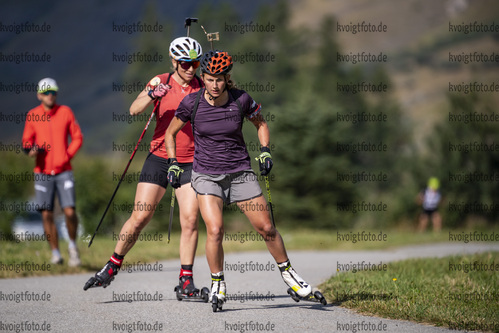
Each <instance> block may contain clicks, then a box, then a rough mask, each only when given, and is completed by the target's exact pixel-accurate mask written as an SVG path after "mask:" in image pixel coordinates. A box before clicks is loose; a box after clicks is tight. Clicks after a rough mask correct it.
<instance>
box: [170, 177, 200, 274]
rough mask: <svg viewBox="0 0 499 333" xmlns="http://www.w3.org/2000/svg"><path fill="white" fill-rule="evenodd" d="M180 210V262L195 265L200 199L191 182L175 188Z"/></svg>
mask: <svg viewBox="0 0 499 333" xmlns="http://www.w3.org/2000/svg"><path fill="white" fill-rule="evenodd" d="M175 196H176V197H177V202H178V206H179V211H180V213H179V214H180V227H181V229H182V230H181V234H180V264H181V265H193V264H194V256H195V255H196V248H197V245H198V211H199V206H198V200H197V198H196V192H194V190H193V189H192V187H191V183H190V182H189V183H187V184H185V185H182V186H181V187H179V188H177V189H176V190H175Z"/></svg>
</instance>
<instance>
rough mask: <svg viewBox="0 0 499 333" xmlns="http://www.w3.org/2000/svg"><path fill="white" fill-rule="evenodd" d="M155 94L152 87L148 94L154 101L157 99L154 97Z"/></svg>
mask: <svg viewBox="0 0 499 333" xmlns="http://www.w3.org/2000/svg"><path fill="white" fill-rule="evenodd" d="M153 94H154V89H151V90H149V92H148V93H147V96H149V98H150V99H152V100H153V101H154V100H156V97H153Z"/></svg>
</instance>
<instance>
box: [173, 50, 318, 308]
mask: <svg viewBox="0 0 499 333" xmlns="http://www.w3.org/2000/svg"><path fill="white" fill-rule="evenodd" d="M231 68H232V57H231V56H229V55H228V54H227V52H222V51H210V52H208V53H206V54H205V55H204V57H203V59H202V61H201V72H202V75H201V78H202V80H203V81H204V84H205V87H206V88H205V89H201V90H200V91H199V92H198V93H193V94H190V95H188V96H186V97H185V98H184V100H183V101H182V102H181V103H180V105H179V107H178V109H177V112H176V113H175V117H174V118H173V120H172V121H171V123H170V125H169V127H168V129H167V130H166V134H165V148H166V151H167V153H168V156H170V157H171V158H170V168H169V170H168V181H169V182H170V184H171V185H172V186H173V187H175V186H178V185H179V180H178V178H179V175H180V173H181V172H182V169H180V167H179V166H178V162H177V161H176V159H175V156H176V155H175V153H176V151H175V136H176V134H177V133H178V132H179V131H180V129H181V128H182V127H183V126H184V125H185V123H186V122H187V121H191V124H192V128H193V134H194V146H195V149H194V162H193V171H192V178H191V184H192V187H193V188H194V190H195V191H196V193H197V198H198V202H199V209H200V211H201V215H202V217H203V220H204V222H205V224H206V230H207V239H206V258H207V260H208V265H209V266H210V270H211V277H212V285H211V293H210V301H212V304H213V310H214V311H216V309H217V308H218V309H221V308H222V304H223V302H224V301H225V292H226V285H225V281H224V274H223V267H224V265H223V264H224V253H223V247H222V240H223V234H224V227H223V216H222V213H223V204H224V202H225V203H226V204H231V203H234V202H235V203H236V204H237V205H238V207H239V208H240V209H241V210H242V211H243V212H244V214H245V215H246V217H247V218H248V219H249V221H250V223H251V224H252V225H253V227H254V228H255V230H256V231H257V232H258V233H259V234H260V235H262V237H263V239H264V240H265V244H266V245H267V248H268V249H269V252H270V254H271V255H272V256H273V257H274V259H275V260H276V262H277V264H278V266H279V269H280V271H281V275H282V277H283V279H284V282H286V284H287V285H288V286H289V287H290V288H292V289H293V290H294V291H295V292H296V293H297V294H298V295H300V296H302V297H306V296H308V295H310V293H311V290H312V288H311V287H310V285H309V284H308V283H306V282H305V281H304V280H303V279H302V278H301V277H300V276H298V274H297V273H296V272H295V271H294V269H293V268H292V267H291V264H290V262H289V259H288V256H287V253H286V249H285V247H284V243H283V241H282V238H281V235H280V234H279V232H278V231H277V229H276V228H275V227H274V226H273V225H272V223H271V221H270V217H269V214H268V210H267V207H268V206H267V201H266V200H265V198H264V197H263V195H262V190H261V188H260V185H259V183H258V180H257V176H256V175H255V173H254V172H253V170H252V169H251V163H250V157H249V154H248V151H247V150H246V146H245V143H244V138H243V134H242V123H243V117H245V118H246V119H248V120H249V121H250V122H251V123H253V125H255V127H256V129H257V133H258V139H259V141H260V144H261V146H262V147H261V154H260V156H259V157H258V158H257V160H258V161H259V162H260V171H261V174H262V175H267V174H268V173H269V172H270V170H271V168H272V157H271V155H270V149H269V148H268V147H269V143H270V133H269V128H268V126H267V123H266V122H265V120H264V119H263V117H262V115H261V114H260V105H258V104H257V103H256V102H255V101H253V99H252V98H251V97H250V96H249V95H248V94H247V93H246V92H244V91H242V90H237V89H234V88H232V83H231V81H230V75H229V74H228V73H229V71H230V70H231Z"/></svg>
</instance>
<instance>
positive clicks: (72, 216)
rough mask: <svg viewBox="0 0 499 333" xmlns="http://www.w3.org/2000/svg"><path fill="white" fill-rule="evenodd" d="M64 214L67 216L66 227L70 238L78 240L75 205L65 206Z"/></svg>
mask: <svg viewBox="0 0 499 333" xmlns="http://www.w3.org/2000/svg"><path fill="white" fill-rule="evenodd" d="M63 211H64V215H65V217H66V227H67V229H68V235H69V239H71V240H72V241H74V240H76V230H77V228H78V218H77V216H76V211H75V208H74V207H64V209H63Z"/></svg>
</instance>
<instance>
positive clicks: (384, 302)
mask: <svg viewBox="0 0 499 333" xmlns="http://www.w3.org/2000/svg"><path fill="white" fill-rule="evenodd" d="M463 263H465V264H468V263H471V264H470V267H471V268H467V267H465V266H464V265H463ZM473 263H476V266H475V268H473ZM492 263H493V264H494V268H495V269H494V271H490V270H487V269H485V268H484V266H482V267H481V268H480V266H479V265H482V264H487V265H490V264H492ZM457 264H461V266H456V265H457ZM466 270H467V271H468V272H466ZM498 271H499V252H489V253H482V254H475V255H465V256H450V257H445V258H440V259H434V258H431V259H411V260H405V261H400V262H394V263H389V264H388V268H387V270H386V271H375V272H374V271H360V272H357V273H353V272H347V273H341V274H338V275H336V276H334V277H332V278H331V279H329V280H328V281H327V282H325V283H324V284H322V285H321V286H320V288H321V290H322V291H323V294H324V296H325V297H326V298H327V300H328V302H332V303H333V304H335V305H341V306H344V307H347V308H350V309H354V310H355V311H357V312H359V313H363V314H370V315H376V316H380V317H385V318H393V319H402V320H410V321H415V322H420V323H428V324H433V325H436V326H443V327H449V328H454V329H460V330H480V331H495V332H497V331H499V290H498V280H499V278H498V277H499V274H498Z"/></svg>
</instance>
